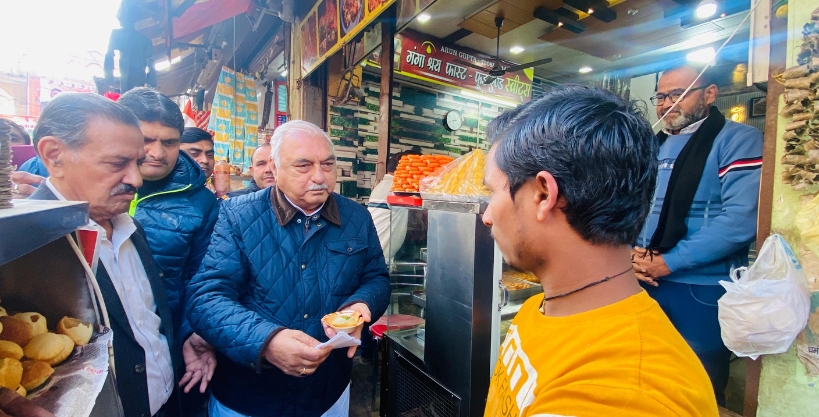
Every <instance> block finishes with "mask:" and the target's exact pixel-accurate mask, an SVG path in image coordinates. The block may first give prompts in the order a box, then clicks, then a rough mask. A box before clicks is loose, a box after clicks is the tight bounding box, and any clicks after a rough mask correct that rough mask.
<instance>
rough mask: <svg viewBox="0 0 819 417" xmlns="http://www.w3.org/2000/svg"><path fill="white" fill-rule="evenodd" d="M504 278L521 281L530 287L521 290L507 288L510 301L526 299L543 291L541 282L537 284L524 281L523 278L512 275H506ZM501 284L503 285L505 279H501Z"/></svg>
mask: <svg viewBox="0 0 819 417" xmlns="http://www.w3.org/2000/svg"><path fill="white" fill-rule="evenodd" d="M504 279H506V280H509V281H512V282H519V283H521V284H526V285H529V287H526V288H522V289H519V290H512V289H509V288H507V291H509V301H517V300H522V299H523V300H525V299H527V298H529V297H531V296H533V295H536V294H540V293H542V292H543V287H541V286H540V284H535V283H534V282H529V281H524V280H522V279H517V278H512V277H506V278H504ZM501 285H503V281H501Z"/></svg>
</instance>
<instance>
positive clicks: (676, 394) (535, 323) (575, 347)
mask: <svg viewBox="0 0 819 417" xmlns="http://www.w3.org/2000/svg"><path fill="white" fill-rule="evenodd" d="M542 297H543V296H535V297H532V298H530V299H529V300H527V301H526V303H524V304H523V306H522V307H521V309H520V312H519V313H518V315H517V317H515V319H514V321H513V322H512V326H511V327H510V328H509V332H508V333H507V335H506V340H505V341H504V343H503V346H501V349H500V354H499V357H498V363H497V365H496V366H495V372H494V374H493V375H492V384H491V386H490V387H489V397H488V399H487V403H486V413H485V414H484V415H485V416H487V417H488V416H492V417H495V416H504V417H519V416H520V417H524V416H578V417H594V416H603V417H614V416H629V417H632V416H651V417H657V416H717V403H716V400H715V398H714V391H713V388H712V387H711V382H710V380H709V379H708V375H707V374H706V373H705V369H704V368H703V367H702V364H701V363H700V361H699V359H697V356H696V355H694V352H693V351H692V350H691V348H690V347H688V344H686V342H685V340H683V338H682V336H680V334H679V333H678V332H677V330H676V329H674V326H673V325H672V324H671V322H670V321H669V320H668V318H667V317H666V315H665V314H664V313H663V311H662V310H661V309H660V306H659V305H658V304H657V303H656V302H655V301H654V300H653V299H651V298H650V297H649V296H648V294H646V292H645V291H641V292H640V293H639V294H636V295H633V296H631V297H629V298H626V299H625V300H623V301H620V302H617V303H615V304H612V305H609V306H606V307H602V308H598V309H595V310H592V311H587V312H584V313H580V314H575V315H572V316H568V317H546V316H544V315H543V314H541V313H540V311H539V310H538V309H539V307H540V303H541V301H542V300H543V298H542Z"/></svg>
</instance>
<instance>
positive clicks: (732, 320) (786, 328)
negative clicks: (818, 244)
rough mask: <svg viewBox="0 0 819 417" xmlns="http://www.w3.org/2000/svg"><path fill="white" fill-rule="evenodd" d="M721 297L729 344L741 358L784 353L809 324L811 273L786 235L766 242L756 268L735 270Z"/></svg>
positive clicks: (724, 331)
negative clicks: (803, 264)
mask: <svg viewBox="0 0 819 417" xmlns="http://www.w3.org/2000/svg"><path fill="white" fill-rule="evenodd" d="M731 279H732V282H728V281H721V282H720V284H722V286H723V287H725V289H726V290H727V292H726V293H725V295H723V296H722V298H720V299H719V301H718V302H717V304H718V305H719V324H720V327H721V329H722V340H723V342H725V346H726V347H728V349H730V350H731V351H733V352H734V353H735V354H736V355H737V356H740V357H743V356H747V357H750V358H751V359H756V358H757V357H759V355H767V354H776V353H783V352H785V351H787V350H788V348H789V347H790V346H791V344H792V343H793V341H794V339H796V336H797V335H798V334H799V332H801V331H802V329H803V328H804V327H805V325H806V324H807V322H808V314H809V312H810V311H809V310H810V292H809V291H808V286H807V283H806V282H805V273H804V271H803V270H802V267H801V266H800V265H799V261H798V260H797V259H796V256H795V255H794V254H793V251H792V250H791V248H790V246H789V245H788V243H787V242H786V241H785V239H783V238H782V236H780V235H777V234H774V235H771V236H770V237H768V239H766V240H765V244H764V245H762V250H760V252H759V256H758V257H757V259H756V262H754V264H753V265H752V266H751V267H750V268H744V267H743V268H739V269H737V270H734V271H732V272H731Z"/></svg>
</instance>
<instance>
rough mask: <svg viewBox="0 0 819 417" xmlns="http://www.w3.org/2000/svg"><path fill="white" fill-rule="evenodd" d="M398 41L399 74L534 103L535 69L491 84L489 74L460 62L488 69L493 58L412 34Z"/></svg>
mask: <svg viewBox="0 0 819 417" xmlns="http://www.w3.org/2000/svg"><path fill="white" fill-rule="evenodd" d="M396 38H397V39H399V40H400V45H401V50H400V51H399V50H396V51H395V53H396V55H399V56H400V61H398V66H397V68H396V71H397V72H398V73H399V74H402V75H406V76H409V77H413V78H420V79H423V80H426V81H431V82H434V83H438V84H445V85H450V86H456V87H460V88H463V89H465V90H471V91H474V92H476V93H481V94H485V95H488V96H495V97H498V98H502V99H505V100H509V101H513V102H516V103H526V102H528V101H529V100H531V99H532V79H533V78H534V70H533V69H532V68H527V69H524V70H521V71H515V72H507V73H506V74H504V75H502V76H500V77H497V78H495V79H494V80H492V77H491V76H490V75H489V73H488V71H485V72H484V71H480V70H477V69H474V68H471V67H468V66H466V65H463V64H462V63H460V62H459V61H462V62H463V61H466V62H470V63H472V64H475V65H480V66H482V67H485V68H487V69H489V68H492V66H493V64H494V57H491V56H489V55H486V54H483V53H481V52H478V51H475V50H472V49H469V48H465V47H462V46H458V45H445V44H443V43H442V42H441V40H440V39H437V38H433V37H431V36H428V35H424V34H422V33H418V32H415V31H411V30H405V31H404V32H401V34H399V35H396ZM501 65H502V66H504V67H508V66H511V65H514V64H513V63H511V62H508V61H501ZM487 81H489V82H488V83H487Z"/></svg>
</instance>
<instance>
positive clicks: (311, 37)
mask: <svg viewBox="0 0 819 417" xmlns="http://www.w3.org/2000/svg"><path fill="white" fill-rule="evenodd" d="M395 1H396V0H322V1H321V2H319V3H318V4H316V6H314V7H313V9H312V10H310V12H309V13H307V16H306V17H305V18H304V20H303V21H302V23H301V27H300V28H299V33H300V35H301V36H300V42H301V46H302V48H301V51H302V60H301V69H302V76H306V75H307V74H309V73H310V72H312V71H313V70H314V69H316V67H318V66H319V64H321V63H322V62H324V60H325V59H327V57H329V56H330V55H332V54H334V53H335V52H336V51H338V50H339V49H340V48H341V47H342V46H343V45H344V44H346V43H347V42H349V41H351V40H352V39H353V38H354V37H355V36H356V35H358V33H359V32H361V30H363V29H364V28H366V27H367V25H369V24H370V23H372V22H373V20H375V19H376V18H377V17H378V15H380V14H381V13H382V12H383V11H384V10H386V9H387V7H389V6H391V5H392V4H393V3H395ZM413 1H414V2H417V1H422V2H424V3H430V2H432V1H434V0H413Z"/></svg>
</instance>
